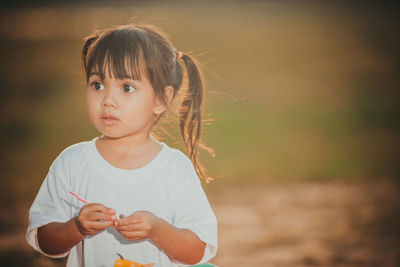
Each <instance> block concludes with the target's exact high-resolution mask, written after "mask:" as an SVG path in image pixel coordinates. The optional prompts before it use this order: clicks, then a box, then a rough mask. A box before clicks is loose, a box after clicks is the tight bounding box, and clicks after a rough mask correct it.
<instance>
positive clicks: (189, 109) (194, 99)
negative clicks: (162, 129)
mask: <svg viewBox="0 0 400 267" xmlns="http://www.w3.org/2000/svg"><path fill="white" fill-rule="evenodd" d="M181 53H182V52H180V54H179V57H180V58H182V60H183V61H184V62H185V65H186V69H187V78H188V88H187V93H186V96H185V97H184V99H183V102H182V106H181V109H180V117H179V125H180V130H181V134H182V138H183V141H184V143H185V146H186V151H187V154H188V156H189V157H190V159H191V160H192V162H193V165H194V167H195V169H196V171H197V173H198V174H199V176H200V177H201V178H203V179H204V180H205V181H206V182H209V181H211V180H212V178H211V177H208V175H207V173H206V171H205V168H204V167H203V166H202V165H201V163H200V162H199V160H198V159H197V154H198V148H199V146H200V147H202V148H206V150H210V149H207V147H206V146H205V145H203V144H202V143H201V141H200V135H201V125H202V114H201V108H202V103H203V79H202V74H201V71H200V68H199V67H198V63H197V62H196V61H195V60H194V59H193V58H192V57H190V56H189V55H186V54H181Z"/></svg>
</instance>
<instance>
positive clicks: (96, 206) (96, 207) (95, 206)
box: [87, 203, 115, 215]
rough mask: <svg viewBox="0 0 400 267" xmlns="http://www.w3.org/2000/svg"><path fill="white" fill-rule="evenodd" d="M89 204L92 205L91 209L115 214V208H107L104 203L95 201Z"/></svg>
mask: <svg viewBox="0 0 400 267" xmlns="http://www.w3.org/2000/svg"><path fill="white" fill-rule="evenodd" d="M87 206H88V207H90V209H91V210H92V211H97V212H103V213H106V214H110V215H112V214H115V210H114V209H111V208H107V207H106V206H104V205H103V204H99V203H93V204H89V205H87Z"/></svg>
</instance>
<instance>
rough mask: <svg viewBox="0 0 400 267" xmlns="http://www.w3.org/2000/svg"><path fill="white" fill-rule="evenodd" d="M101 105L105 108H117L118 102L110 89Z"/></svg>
mask: <svg viewBox="0 0 400 267" xmlns="http://www.w3.org/2000/svg"><path fill="white" fill-rule="evenodd" d="M101 106H102V107H103V108H110V107H112V108H117V103H116V100H115V97H114V96H113V95H112V93H111V92H110V91H109V92H107V93H106V94H105V95H104V99H103V102H102V103H101Z"/></svg>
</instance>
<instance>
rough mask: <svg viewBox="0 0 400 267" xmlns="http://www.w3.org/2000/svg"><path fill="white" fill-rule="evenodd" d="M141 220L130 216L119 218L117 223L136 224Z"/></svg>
mask: <svg viewBox="0 0 400 267" xmlns="http://www.w3.org/2000/svg"><path fill="white" fill-rule="evenodd" d="M141 222H142V221H141V220H140V219H139V218H135V217H132V216H128V217H123V218H121V219H120V220H119V222H118V225H130V224H138V223H141Z"/></svg>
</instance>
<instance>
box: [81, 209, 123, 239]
mask: <svg viewBox="0 0 400 267" xmlns="http://www.w3.org/2000/svg"><path fill="white" fill-rule="evenodd" d="M116 221H117V217H116V216H115V210H113V209H110V208H107V207H106V206H104V205H102V204H88V205H85V206H84V207H83V208H82V209H81V211H80V212H79V215H78V216H77V217H76V218H75V222H76V226H77V228H78V230H79V232H80V233H81V234H82V235H84V236H86V235H95V234H97V233H99V232H101V231H103V230H105V229H107V228H108V227H110V226H112V225H113V224H114V223H115V222H116Z"/></svg>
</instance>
